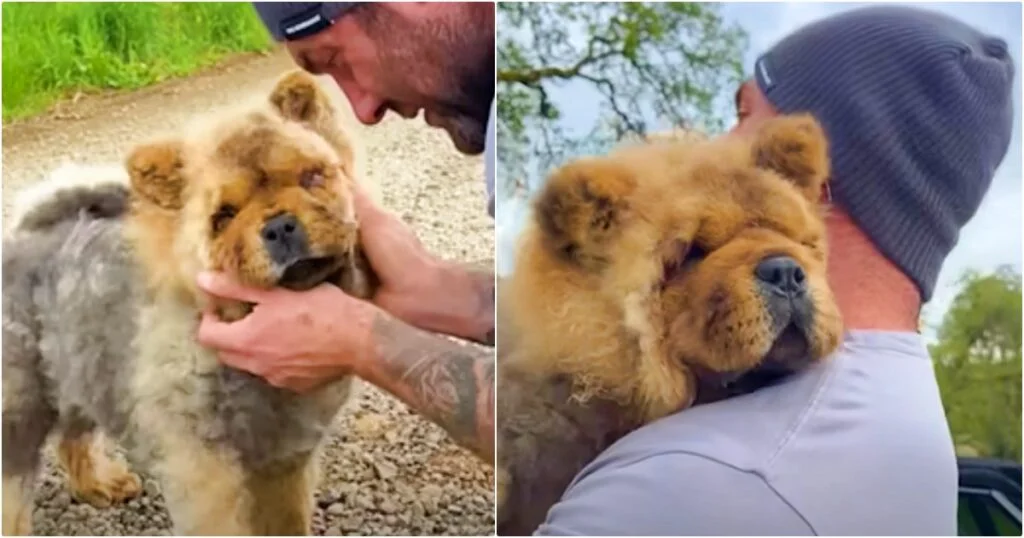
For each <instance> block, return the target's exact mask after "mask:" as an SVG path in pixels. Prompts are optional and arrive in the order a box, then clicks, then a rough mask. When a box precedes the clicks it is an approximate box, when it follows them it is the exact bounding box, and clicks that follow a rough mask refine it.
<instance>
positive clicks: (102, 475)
mask: <svg viewBox="0 0 1024 538" xmlns="http://www.w3.org/2000/svg"><path fill="white" fill-rule="evenodd" d="M57 455H58V459H59V460H60V464H61V467H62V468H63V469H64V472H65V473H67V476H68V488H69V489H70V490H71V494H72V495H73V496H74V497H75V498H76V499H79V500H81V501H84V502H87V503H89V504H91V505H93V506H95V507H96V508H106V507H108V506H110V505H112V504H115V503H119V502H122V501H125V500H128V499H130V498H132V497H135V496H136V495H138V494H139V492H141V491H142V481H141V480H140V479H139V475H137V474H135V473H133V472H131V471H130V470H129V469H128V466H127V465H126V464H125V463H124V462H123V461H119V460H117V459H113V458H111V457H110V456H109V455H108V454H107V450H106V445H105V443H104V438H103V436H102V435H98V434H96V433H95V431H94V430H93V429H92V428H68V429H65V430H64V431H63V432H62V435H61V440H60V445H59V446H58V448H57Z"/></svg>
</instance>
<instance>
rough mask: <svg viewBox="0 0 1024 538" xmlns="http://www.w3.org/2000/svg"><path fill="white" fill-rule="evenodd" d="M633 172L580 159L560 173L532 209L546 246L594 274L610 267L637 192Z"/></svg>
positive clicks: (613, 164) (610, 163)
mask: <svg viewBox="0 0 1024 538" xmlns="http://www.w3.org/2000/svg"><path fill="white" fill-rule="evenodd" d="M636 185H637V182H636V178H635V177H634V175H633V173H632V171H631V170H629V169H628V168H627V167H625V166H622V165H621V164H619V163H616V162H614V161H611V160H608V159H581V160H578V161H576V162H573V163H570V164H568V165H566V166H563V167H562V168H560V169H559V170H557V171H556V172H555V173H554V174H552V175H551V177H550V178H549V179H548V181H547V184H546V185H545V186H544V189H543V191H542V192H541V193H540V196H539V197H538V198H537V201H536V203H535V205H534V211H535V215H536V216H535V218H536V219H537V223H538V225H539V227H540V231H541V233H542V235H543V242H544V245H545V246H546V247H547V248H548V249H549V250H550V251H551V252H553V253H554V254H555V255H556V256H558V257H559V258H561V259H563V260H565V261H566V262H569V263H572V264H575V265H577V266H579V267H581V268H583V269H586V270H590V271H599V270H601V269H602V268H603V267H604V266H605V265H606V264H607V262H608V258H607V256H608V253H607V251H608V247H609V243H610V241H611V240H612V239H613V238H614V237H616V236H617V235H618V233H619V230H620V229H621V226H622V225H623V223H624V222H625V221H626V219H627V218H628V215H629V211H630V204H629V196H630V194H631V193H632V192H633V191H634V190H635V189H636Z"/></svg>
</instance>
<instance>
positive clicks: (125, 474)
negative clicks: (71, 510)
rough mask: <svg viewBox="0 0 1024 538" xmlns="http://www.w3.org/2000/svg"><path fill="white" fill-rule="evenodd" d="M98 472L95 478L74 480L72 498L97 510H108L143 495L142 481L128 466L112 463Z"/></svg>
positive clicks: (84, 477)
mask: <svg viewBox="0 0 1024 538" xmlns="http://www.w3.org/2000/svg"><path fill="white" fill-rule="evenodd" d="M98 471H99V472H97V473H96V474H95V475H94V476H79V477H78V479H77V480H76V479H72V480H71V482H70V489H71V495H72V497H74V498H75V499H76V500H78V501H79V502H84V503H88V504H90V505H92V506H94V507H96V508H107V507H110V506H113V505H115V504H119V503H122V502H125V501H127V500H129V499H132V498H134V497H136V496H138V495H139V494H140V493H142V479H140V478H139V475H137V474H135V473H133V472H131V471H130V470H128V467H127V466H125V465H123V464H121V463H113V462H111V463H109V464H108V465H106V466H105V468H103V469H99V470H98Z"/></svg>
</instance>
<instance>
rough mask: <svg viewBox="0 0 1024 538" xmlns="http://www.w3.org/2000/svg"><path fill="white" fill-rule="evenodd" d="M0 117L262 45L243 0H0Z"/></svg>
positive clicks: (262, 35)
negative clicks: (0, 108)
mask: <svg viewBox="0 0 1024 538" xmlns="http://www.w3.org/2000/svg"><path fill="white" fill-rule="evenodd" d="M2 10H3V121H5V122H6V121H8V120H11V119H15V118H21V117H24V116H29V115H32V114H35V113H38V112H41V111H43V110H45V109H47V108H48V107H50V106H51V105H53V104H54V103H55V102H57V101H58V100H60V99H61V98H63V97H66V96H67V95H69V94H73V93H74V92H76V91H93V90H102V89H134V88H140V87H143V86H146V85H149V84H152V83H154V82H158V81H161V80H164V79H167V78H169V77H175V76H181V75H187V74H190V73H193V72H195V71H197V70H199V69H202V68H203V67H207V66H210V65H212V64H214V63H216V62H218V61H220V60H222V59H224V58H225V57H226V56H229V55H231V54H235V53H240V52H253V51H261V50H267V49H269V48H270V46H271V40H270V37H269V36H268V35H267V33H266V30H264V28H263V25H262V24H261V23H260V20H259V18H258V17H257V15H256V13H255V12H254V11H253V9H252V5H251V4H249V3H230V2H202V3H200V2H196V3H190V2H174V3H129V2H116V3H109V2H100V3H78V2H61V3H10V2H4V3H3V7H2Z"/></svg>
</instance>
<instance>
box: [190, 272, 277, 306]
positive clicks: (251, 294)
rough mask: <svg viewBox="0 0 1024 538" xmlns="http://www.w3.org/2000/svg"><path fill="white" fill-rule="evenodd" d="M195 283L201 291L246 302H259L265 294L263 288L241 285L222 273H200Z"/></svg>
mask: <svg viewBox="0 0 1024 538" xmlns="http://www.w3.org/2000/svg"><path fill="white" fill-rule="evenodd" d="M196 283H197V284H199V287H200V288H201V289H202V290H203V291H205V292H206V293H209V294H211V295H216V296H217V297H223V298H225V299H235V300H238V301H245V302H247V303H256V304H259V303H261V302H263V299H264V297H265V296H266V294H267V292H266V291H264V290H260V289H256V288H249V287H246V286H243V285H242V284H239V283H238V282H236V281H235V280H234V279H232V278H231V277H229V276H228V275H226V274H224V273H211V272H203V273H200V274H199V277H198V278H196Z"/></svg>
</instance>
